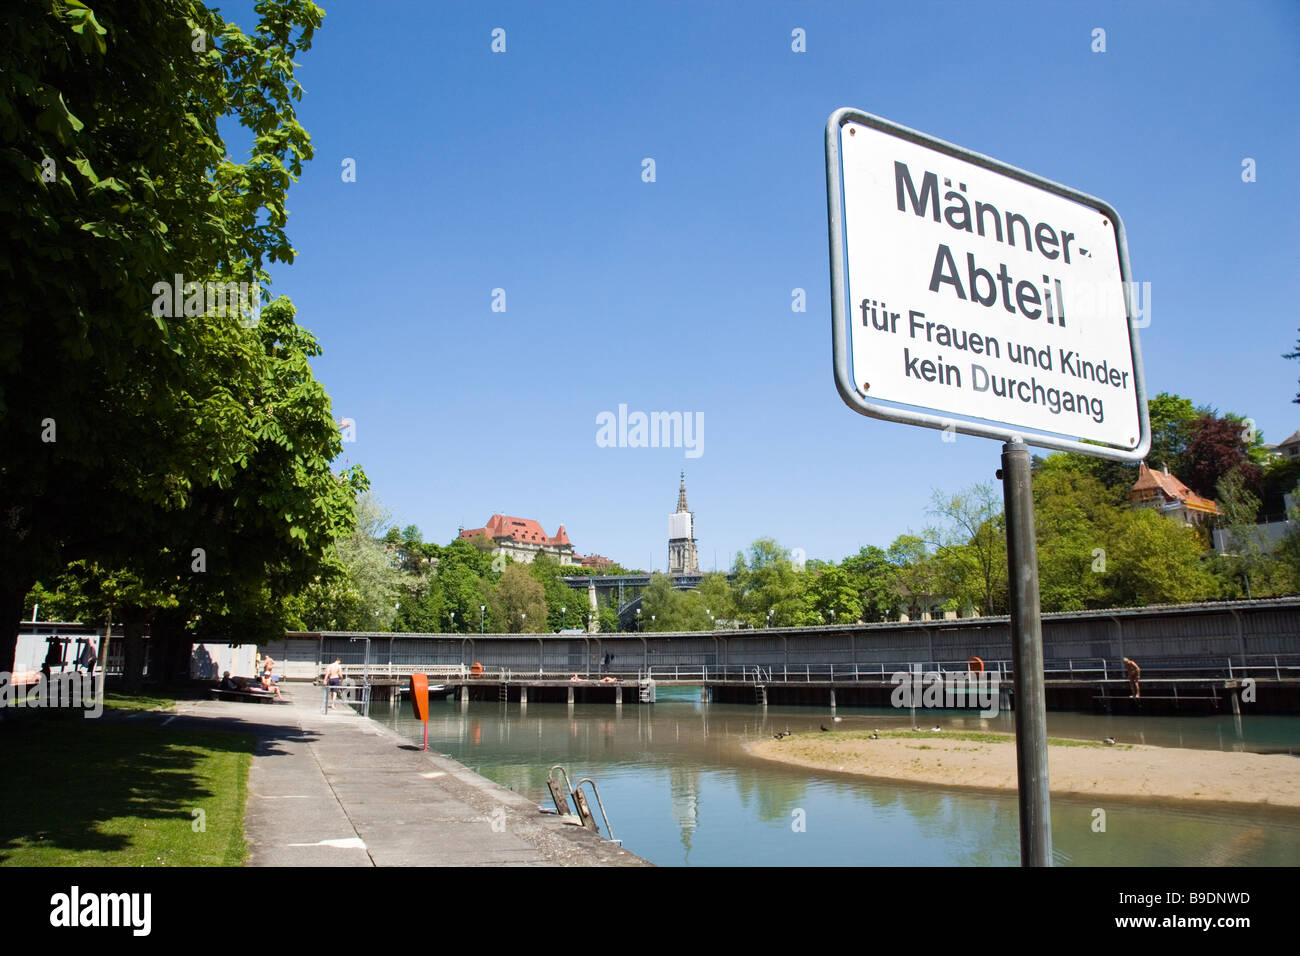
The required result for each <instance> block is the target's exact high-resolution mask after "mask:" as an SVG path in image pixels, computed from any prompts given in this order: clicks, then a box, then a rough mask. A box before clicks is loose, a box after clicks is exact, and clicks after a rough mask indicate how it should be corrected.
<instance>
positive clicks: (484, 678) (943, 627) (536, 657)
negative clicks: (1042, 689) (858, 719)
mask: <svg viewBox="0 0 1300 956" xmlns="http://www.w3.org/2000/svg"><path fill="white" fill-rule="evenodd" d="M1043 644H1044V658H1045V661H1046V671H1047V674H1046V677H1047V681H1048V704H1049V706H1051V707H1055V708H1061V709H1067V708H1078V707H1102V708H1104V709H1110V710H1112V711H1113V712H1129V711H1133V710H1139V709H1140V710H1141V711H1142V712H1144V713H1158V712H1167V711H1177V712H1215V711H1219V710H1224V711H1228V710H1231V709H1232V708H1234V707H1239V706H1240V705H1241V700H1240V693H1239V692H1240V691H1241V690H1242V689H1243V688H1244V687H1245V686H1246V685H1245V684H1244V683H1243V681H1247V680H1248V681H1251V682H1252V685H1251V686H1252V688H1253V690H1254V692H1255V697H1256V700H1255V701H1254V702H1252V703H1251V709H1252V710H1255V711H1256V712H1263V711H1268V712H1275V713H1292V712H1300V598H1279V599H1274V600H1254V601H1226V602H1213V603H1203V604H1188V605H1169V606H1162V607H1148V608H1117V609H1109V610H1100V611H1080V612H1070V613H1059V614H1044V615H1043ZM1010 652H1011V637H1010V624H1009V621H1008V619H1007V618H1006V617H987V618H970V619H964V620H943V621H913V622H887V623H881V624H852V625H820V626H815V627H797V628H761V629H752V630H738V631H723V630H717V631H705V632H689V633H636V634H627V633H616V634H581V635H573V634H564V635H551V634H484V635H480V634H390V633H379V632H367V633H350V632H329V631H323V632H291V633H288V634H286V635H285V640H284V642H283V643H279V642H276V643H273V644H272V645H271V646H270V648H269V653H270V654H271V655H272V656H273V657H275V658H276V659H277V661H281V662H282V663H283V665H284V670H285V672H286V674H287V675H288V676H289V677H290V678H295V677H296V678H303V679H315V678H317V677H319V676H320V673H321V670H322V668H323V664H324V662H327V661H331V660H333V659H334V658H335V657H336V656H337V657H340V658H342V660H343V661H344V662H345V669H346V671H347V673H348V675H349V676H350V677H352V678H353V679H364V680H368V681H369V682H371V683H373V684H375V685H376V686H381V687H382V686H390V687H394V688H396V687H400V686H402V685H404V684H405V683H406V681H407V679H408V678H409V675H410V674H412V673H416V672H421V673H430V674H431V677H432V676H435V672H436V671H437V670H438V669H455V668H471V667H472V665H473V664H474V663H478V664H479V665H480V667H481V672H480V673H479V674H478V675H471V674H469V673H468V672H467V671H466V672H464V673H462V672H460V671H455V670H450V671H446V683H447V685H448V686H450V687H452V688H453V691H454V692H455V693H458V694H462V696H463V699H490V700H502V699H505V700H509V701H519V702H520V703H526V702H527V701H528V700H529V699H530V698H529V696H528V691H529V690H530V689H531V690H532V697H531V700H533V701H538V700H560V701H566V700H569V699H573V700H578V701H582V700H600V699H608V700H611V701H613V702H616V703H622V702H623V701H624V700H625V699H627V700H639V699H640V698H641V696H642V694H641V690H642V688H643V687H644V686H645V685H646V684H647V683H649V684H650V685H651V686H660V685H672V684H690V685H699V686H701V687H702V688H704V690H703V691H702V693H703V694H704V695H705V696H706V699H711V700H715V701H719V702H723V701H746V702H751V703H759V704H762V703H791V704H794V703H808V704H818V705H830V706H836V705H838V706H850V705H852V706H889V703H890V700H889V695H890V694H891V693H892V691H893V689H894V687H895V686H896V682H895V681H894V680H893V675H894V674H896V673H898V672H900V671H910V670H911V669H912V668H914V667H915V668H920V669H921V670H922V671H923V672H925V671H934V672H937V673H940V674H944V675H948V676H946V677H944V680H945V681H946V682H951V681H955V680H957V679H958V675H961V674H963V673H965V672H968V671H969V670H970V665H969V663H968V661H969V659H970V658H972V657H978V658H980V659H981V660H982V661H983V664H984V668H985V673H989V674H996V675H997V676H998V678H999V686H1000V687H1009V686H1010V685H1011V683H1012V681H1013V678H1014V675H1013V674H1012V673H1011V665H1010V661H1009V658H1010V656H1011V654H1010ZM1125 657H1129V658H1132V659H1134V660H1136V661H1137V662H1138V663H1139V664H1140V666H1141V667H1142V673H1143V680H1142V686H1143V689H1144V691H1143V696H1142V698H1141V701H1140V703H1139V702H1138V701H1133V700H1132V699H1130V698H1129V697H1128V696H1127V690H1128V685H1127V681H1126V680H1125V679H1124V675H1123V672H1122V667H1121V661H1122V659H1123V658H1125ZM575 675H576V676H578V677H579V680H578V681H573V680H572V677H573V676H575ZM603 677H612V678H615V681H613V682H601V678H603ZM503 688H504V689H503ZM570 691H572V692H573V693H572V694H571V693H570ZM1163 697H1167V698H1168V701H1162V700H1161V698H1163ZM1009 702H1010V701H1008V703H1009Z"/></svg>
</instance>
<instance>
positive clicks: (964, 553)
mask: <svg viewBox="0 0 1300 956" xmlns="http://www.w3.org/2000/svg"><path fill="white" fill-rule="evenodd" d="M930 513H931V514H932V515H936V516H938V517H940V518H942V519H943V520H944V522H945V525H944V527H942V528H938V529H935V528H931V529H927V531H926V539H927V541H928V543H929V544H930V545H931V547H933V548H934V553H935V556H936V557H937V558H938V560H939V563H940V567H941V568H943V569H944V570H945V571H946V572H947V577H948V580H949V582H950V588H951V589H952V592H953V594H952V596H954V597H956V598H958V600H959V603H962V604H966V603H971V604H975V603H978V604H979V605H980V607H981V608H982V610H983V613H984V614H998V613H1001V612H1003V611H1005V610H1006V606H1007V598H1006V591H1007V539H1006V522H1005V521H1004V520H1003V516H1002V502H1001V500H1000V499H999V497H998V495H997V494H996V493H995V492H994V490H993V486H992V485H989V484H977V485H972V486H971V487H969V488H966V489H963V490H962V491H959V492H958V493H957V494H955V495H952V496H951V497H947V496H945V495H943V494H942V493H940V492H939V491H935V492H934V493H933V496H932V498H931V504H930Z"/></svg>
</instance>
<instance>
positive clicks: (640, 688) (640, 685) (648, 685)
mask: <svg viewBox="0 0 1300 956" xmlns="http://www.w3.org/2000/svg"><path fill="white" fill-rule="evenodd" d="M636 693H637V700H639V701H640V702H641V703H643V704H653V703H654V702H655V682H654V681H653V680H651V679H649V678H646V679H645V680H641V681H638V682H637V691H636Z"/></svg>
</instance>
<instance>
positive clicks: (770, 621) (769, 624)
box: [767, 608, 776, 627]
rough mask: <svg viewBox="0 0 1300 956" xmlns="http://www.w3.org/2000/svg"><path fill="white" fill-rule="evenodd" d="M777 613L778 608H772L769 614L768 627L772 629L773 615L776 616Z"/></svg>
mask: <svg viewBox="0 0 1300 956" xmlns="http://www.w3.org/2000/svg"><path fill="white" fill-rule="evenodd" d="M775 613H776V608H772V609H770V610H769V611H768V612H767V626H768V627H771V626H772V615H773V614H775Z"/></svg>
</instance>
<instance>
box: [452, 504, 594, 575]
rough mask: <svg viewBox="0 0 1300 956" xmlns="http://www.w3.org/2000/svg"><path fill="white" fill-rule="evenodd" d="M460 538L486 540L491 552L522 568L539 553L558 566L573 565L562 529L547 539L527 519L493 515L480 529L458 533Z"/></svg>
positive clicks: (542, 532)
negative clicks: (519, 563) (555, 561)
mask: <svg viewBox="0 0 1300 956" xmlns="http://www.w3.org/2000/svg"><path fill="white" fill-rule="evenodd" d="M460 537H462V538H469V539H473V538H479V537H482V538H486V539H487V540H488V541H491V542H492V550H493V551H498V550H499V551H502V552H504V553H505V554H506V555H507V556H508V557H511V558H513V559H514V560H516V561H522V562H524V563H525V564H527V563H529V562H531V561H532V560H533V558H535V557H537V555H538V554H539V553H545V554H549V555H551V557H553V558H555V559H556V560H557V561H559V562H560V563H561V564H577V563H578V562H577V556H576V554H575V553H574V549H573V542H571V541H570V540H569V535H568V532H566V531H565V530H564V525H560V530H559V531H557V532H555V534H554V535H548V534H547V533H546V532H545V531H544V530H543V529H542V526H541V525H540V524H538V523H537V522H536V521H533V520H532V519H531V518H515V517H512V516H510V515H493V516H492V517H491V518H489V519H488V523H487V524H486V525H484V526H483V527H482V528H472V529H469V530H466V529H462V530H461V532H460Z"/></svg>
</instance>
